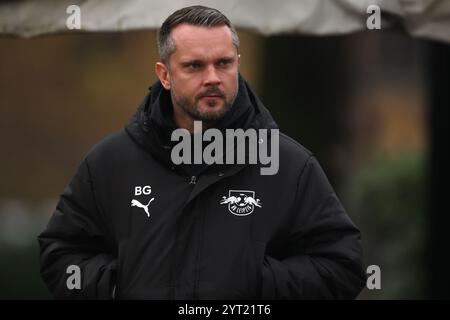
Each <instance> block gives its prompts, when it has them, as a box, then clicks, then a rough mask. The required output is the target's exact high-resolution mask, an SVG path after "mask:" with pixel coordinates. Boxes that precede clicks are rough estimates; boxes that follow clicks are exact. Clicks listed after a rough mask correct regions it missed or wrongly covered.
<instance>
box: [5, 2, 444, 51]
mask: <svg viewBox="0 0 450 320" xmlns="http://www.w3.org/2000/svg"><path fill="white" fill-rule="evenodd" d="M194 4H201V5H205V6H209V7H214V8H217V9H219V10H220V11H221V12H223V13H224V14H225V15H226V16H227V17H228V18H230V20H231V21H232V22H233V23H234V24H235V25H236V27H238V28H250V29H253V30H256V31H258V32H260V33H262V34H265V35H270V34H278V33H298V34H312V35H318V36H320V35H327V34H344V33H350V32H355V31H359V30H364V29H366V28H367V27H366V20H367V18H368V17H369V16H370V13H367V8H368V7H369V6H370V5H377V6H378V7H379V8H380V10H381V18H382V19H383V23H382V27H383V28H384V27H388V21H390V20H392V19H389V20H386V19H385V18H386V17H391V18H392V17H396V18H398V21H400V22H401V23H402V24H403V26H404V28H405V30H407V31H408V32H409V33H410V34H412V35H414V36H419V37H425V38H430V39H435V40H441V41H446V42H450V0H278V1H274V0H228V1H219V0H210V1H206V0H197V1H189V0H171V1H170V2H169V1H161V0H128V1H123V0H85V1H80V0H78V1H76V0H27V1H6V2H5V1H3V2H2V3H1V4H0V34H8V35H16V36H22V37H32V36H37V35H43V34H49V33H55V32H58V33H61V32H74V30H69V29H68V28H67V26H66V21H67V19H68V17H69V16H70V13H67V12H66V10H67V8H68V7H69V6H70V5H78V6H79V8H80V9H81V31H85V32H97V31H126V30H136V29H155V28H158V27H159V26H160V25H161V23H162V22H163V21H164V19H165V18H166V17H167V16H168V15H169V14H171V13H172V12H174V11H175V10H177V9H179V8H182V7H185V6H189V5H194Z"/></svg>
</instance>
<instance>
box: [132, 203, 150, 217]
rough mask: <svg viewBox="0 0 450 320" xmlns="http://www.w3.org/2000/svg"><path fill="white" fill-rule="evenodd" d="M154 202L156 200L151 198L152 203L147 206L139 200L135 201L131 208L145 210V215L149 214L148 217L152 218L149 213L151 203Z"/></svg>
mask: <svg viewBox="0 0 450 320" xmlns="http://www.w3.org/2000/svg"><path fill="white" fill-rule="evenodd" d="M153 200H155V198H151V199H150V201H149V202H148V203H147V204H146V205H145V204H142V203H140V202H139V201H138V200H135V199H133V200H131V206H132V207H139V208H142V209H144V211H145V213H146V214H147V217H149V218H150V212H148V206H149V205H150V203H151V202H152V201H153Z"/></svg>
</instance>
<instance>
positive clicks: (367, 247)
mask: <svg viewBox="0 0 450 320" xmlns="http://www.w3.org/2000/svg"><path fill="white" fill-rule="evenodd" d="M425 179H426V174H425V161H424V156H423V154H421V153H401V154H395V155H389V156H388V155H382V156H378V157H377V158H375V159H373V160H372V161H370V162H369V163H367V164H366V165H365V166H364V167H361V168H360V169H358V170H356V172H354V174H353V175H352V177H351V179H350V180H349V182H348V185H347V186H346V190H347V193H346V197H345V203H346V205H347V209H348V211H349V212H350V213H351V215H352V218H354V221H355V223H356V224H357V225H358V227H359V228H360V229H361V232H362V237H363V247H364V256H365V263H366V265H371V264H376V265H379V266H380V268H381V283H382V285H381V290H371V291H369V290H367V291H366V292H365V293H364V294H363V297H364V298H382V299H412V298H424V272H425V270H424V263H425V261H424V242H425V231H426V216H425V201H426V200H427V194H426V191H427V190H426V188H425V185H426V180H425Z"/></svg>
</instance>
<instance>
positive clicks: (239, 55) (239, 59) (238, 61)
mask: <svg viewBox="0 0 450 320" xmlns="http://www.w3.org/2000/svg"><path fill="white" fill-rule="evenodd" d="M237 63H238V65H240V64H241V54H240V53H238V58H237Z"/></svg>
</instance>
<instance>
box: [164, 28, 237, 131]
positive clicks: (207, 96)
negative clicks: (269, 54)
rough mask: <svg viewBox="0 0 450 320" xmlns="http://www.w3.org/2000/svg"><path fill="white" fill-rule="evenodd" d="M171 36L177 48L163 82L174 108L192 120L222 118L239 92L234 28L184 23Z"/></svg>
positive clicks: (207, 120)
mask: <svg viewBox="0 0 450 320" xmlns="http://www.w3.org/2000/svg"><path fill="white" fill-rule="evenodd" d="M171 38H172V40H173V41H174V43H175V48H176V49H175V52H174V53H173V54H172V55H171V56H170V59H169V66H167V67H168V71H167V81H166V82H165V83H164V82H163V85H164V87H165V88H166V89H170V91H171V95H172V101H173V103H174V105H175V106H174V107H175V108H179V109H181V110H182V111H183V114H184V115H186V116H188V117H189V118H190V119H191V120H201V121H205V122H212V121H215V120H218V119H220V118H222V117H223V116H224V115H225V114H226V112H227V111H228V110H229V109H230V108H231V106H232V104H233V102H234V99H235V98H236V95H237V91H238V66H239V56H238V53H237V49H236V47H235V46H234V45H233V42H232V34H231V30H230V29H229V28H228V27H227V26H219V27H212V28H207V27H200V26H192V25H188V24H181V25H179V26H177V27H175V28H174V29H173V30H172V32H171ZM175 111H178V110H175Z"/></svg>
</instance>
